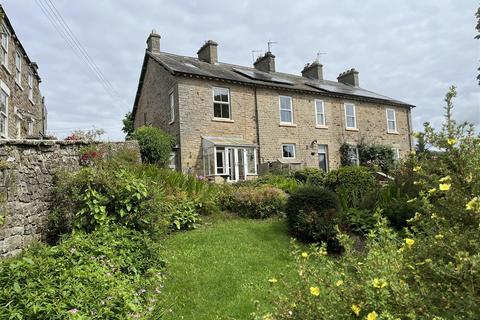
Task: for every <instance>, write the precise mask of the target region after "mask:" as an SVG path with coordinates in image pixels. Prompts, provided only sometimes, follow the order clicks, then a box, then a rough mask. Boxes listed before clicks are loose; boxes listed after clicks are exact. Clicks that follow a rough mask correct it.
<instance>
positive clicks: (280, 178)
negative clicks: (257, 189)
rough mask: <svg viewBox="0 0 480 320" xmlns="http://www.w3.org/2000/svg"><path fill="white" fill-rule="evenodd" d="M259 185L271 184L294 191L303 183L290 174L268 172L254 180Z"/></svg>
mask: <svg viewBox="0 0 480 320" xmlns="http://www.w3.org/2000/svg"><path fill="white" fill-rule="evenodd" d="M254 184H255V185H257V186H271V187H275V188H278V189H281V190H283V191H285V192H286V193H292V192H293V191H295V190H296V189H297V188H298V187H299V186H301V185H302V183H301V182H299V181H298V180H297V179H295V178H293V177H291V176H290V175H284V174H273V173H267V174H264V175H261V176H259V177H258V178H257V180H255V182H254Z"/></svg>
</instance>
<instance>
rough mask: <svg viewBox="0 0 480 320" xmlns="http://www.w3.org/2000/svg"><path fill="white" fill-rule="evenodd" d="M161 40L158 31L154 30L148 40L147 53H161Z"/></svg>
mask: <svg viewBox="0 0 480 320" xmlns="http://www.w3.org/2000/svg"><path fill="white" fill-rule="evenodd" d="M160 38H161V37H160V35H159V34H158V33H157V31H155V29H153V30H152V33H150V35H149V36H148V39H147V51H149V52H150V53H160Z"/></svg>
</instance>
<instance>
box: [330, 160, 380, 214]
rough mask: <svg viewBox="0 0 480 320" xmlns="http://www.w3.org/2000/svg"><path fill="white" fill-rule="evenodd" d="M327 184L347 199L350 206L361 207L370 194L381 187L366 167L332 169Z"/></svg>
mask: <svg viewBox="0 0 480 320" xmlns="http://www.w3.org/2000/svg"><path fill="white" fill-rule="evenodd" d="M325 186H326V187H327V188H329V189H330V190H333V191H335V192H336V193H337V194H338V195H339V196H340V197H343V198H345V199H346V204H347V206H348V207H350V208H351V207H359V206H361V204H362V202H363V201H364V200H365V198H366V197H367V196H369V194H371V193H372V192H376V191H377V190H378V188H379V187H380V186H379V184H378V182H377V181H376V180H375V177H374V176H373V174H372V173H371V172H370V171H369V170H368V169H367V168H364V167H360V166H347V167H342V168H339V169H337V170H333V171H330V172H329V173H328V174H327V175H326V177H325Z"/></svg>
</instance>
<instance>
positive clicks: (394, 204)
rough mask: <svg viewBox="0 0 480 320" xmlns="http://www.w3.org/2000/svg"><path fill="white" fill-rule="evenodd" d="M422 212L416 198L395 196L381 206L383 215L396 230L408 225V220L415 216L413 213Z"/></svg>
mask: <svg viewBox="0 0 480 320" xmlns="http://www.w3.org/2000/svg"><path fill="white" fill-rule="evenodd" d="M417 212H418V213H423V210H422V204H421V203H419V201H418V200H416V199H411V200H408V199H405V198H397V199H392V200H391V201H390V203H389V204H387V205H386V206H385V207H384V208H383V212H382V213H383V216H384V217H386V218H387V219H388V221H389V222H390V225H391V226H392V227H393V228H394V229H396V230H402V229H403V228H404V227H406V226H407V225H408V222H407V221H408V220H409V219H412V218H413V217H414V216H415V213H417Z"/></svg>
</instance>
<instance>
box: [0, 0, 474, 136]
mask: <svg viewBox="0 0 480 320" xmlns="http://www.w3.org/2000/svg"><path fill="white" fill-rule="evenodd" d="M48 1H51V3H53V5H55V6H56V8H57V9H58V10H59V12H60V13H61V15H62V17H63V19H64V20H65V22H66V23H67V24H68V26H69V27H70V29H71V30H72V31H73V33H74V34H75V35H76V36H77V38H78V40H79V41H80V42H81V43H82V45H83V46H84V47H85V48H86V50H87V51H88V53H89V55H90V56H91V58H92V60H93V61H94V62H95V64H96V65H97V66H98V67H99V69H100V70H101V72H102V73H103V74H104V75H105V78H106V79H107V80H108V81H109V82H110V83H111V85H112V87H113V89H111V88H110V89H109V90H106V89H105V88H104V85H102V84H101V82H100V81H98V80H97V78H96V77H95V76H94V73H93V72H92V71H90V70H89V67H88V66H87V64H86V63H85V62H84V61H83V60H82V59H81V58H79V56H77V55H76V54H75V53H74V51H73V50H72V49H71V48H70V47H69V46H68V44H67V43H66V41H65V40H64V39H63V38H62V37H61V36H60V35H59V34H58V33H57V31H56V30H55V28H54V27H53V26H52V24H51V22H50V21H49V20H48V18H47V16H45V15H44V13H43V12H42V10H41V9H40V6H39V4H38V2H40V3H43V4H44V6H46V5H47V3H48ZM2 4H3V5H4V8H5V10H6V12H7V15H8V17H9V18H10V20H11V22H12V24H13V27H14V29H15V31H16V34H17V36H18V37H19V39H20V41H21V42H22V44H23V46H24V47H25V49H26V51H27V53H28V55H29V57H30V58H31V60H33V61H36V62H38V65H39V73H40V76H41V78H42V80H43V82H42V84H41V90H42V93H43V95H45V99H46V105H47V108H48V126H49V130H48V131H49V132H52V133H54V134H56V135H57V136H58V137H60V138H63V137H65V136H66V135H67V134H68V133H69V132H71V131H72V130H73V129H76V128H78V129H91V128H92V126H95V127H96V128H103V129H105V131H106V132H107V134H106V136H105V138H107V139H110V140H123V137H124V135H123V133H122V132H121V127H122V123H121V119H122V118H123V117H124V115H125V113H126V112H127V111H129V110H131V108H132V106H133V101H134V98H135V93H136V90H137V85H138V78H139V75H140V69H141V64H142V60H143V56H144V52H145V47H146V44H145V41H146V39H147V36H148V34H149V33H150V31H151V30H152V29H156V30H157V32H158V33H160V34H161V36H162V39H161V50H162V51H166V52H171V53H176V54H181V55H189V56H195V55H196V52H197V50H198V49H199V47H200V46H201V45H202V44H203V43H204V41H205V40H207V39H212V40H215V41H217V42H218V43H219V47H218V54H219V60H220V61H221V62H228V63H234V64H240V65H248V66H249V65H251V64H252V53H251V51H252V50H264V51H265V50H266V47H267V41H268V40H272V41H276V42H278V43H277V44H275V45H274V46H273V49H272V51H273V53H274V54H275V55H276V57H277V58H276V66H277V70H278V71H281V72H288V73H295V74H300V71H301V70H302V68H303V66H304V65H305V64H306V63H308V62H312V61H313V60H314V59H315V58H316V53H317V52H318V51H321V52H326V53H327V54H326V55H322V56H321V62H322V63H323V64H324V78H326V79H329V80H335V79H336V77H337V76H338V74H339V73H340V72H343V71H345V70H346V69H349V68H352V67H354V68H356V69H357V70H358V71H359V72H360V74H359V78H360V86H361V87H363V88H366V89H369V90H372V91H375V92H378V93H381V94H384V95H387V96H391V97H393V98H396V99H399V100H402V101H405V102H408V103H411V104H414V105H416V106H417V107H416V108H415V109H414V110H413V114H412V118H413V124H414V129H420V128H421V127H422V123H423V122H425V121H430V122H432V123H433V124H435V125H438V124H439V123H440V121H441V119H442V113H443V110H442V107H443V105H444V102H443V98H444V95H445V93H446V91H447V89H448V87H449V86H450V85H452V84H454V85H456V86H457V87H458V98H457V99H456V102H455V106H456V112H455V115H456V116H457V120H462V121H463V120H468V121H471V122H474V123H476V124H477V126H478V125H480V87H479V86H478V85H477V82H476V80H475V77H476V74H477V71H476V69H477V67H478V65H479V63H480V62H479V61H480V50H479V48H480V40H474V36H475V34H476V33H475V17H474V13H475V11H476V8H477V7H478V6H479V5H480V2H478V1H472V0H450V1H448V0H431V1H416V0H411V1H406V0H401V1H400V0H398V1H396V0H390V1H384V0H378V1H358V0H350V1H346V0H345V1H333V0H329V1H326V0H321V1H320V0H312V1H291V0H288V1H273V0H263V1H245V0H242V1H238V0H236V1H227V0H222V1H212V0H209V1H173V0H172V1H162V0H148V1H147V0H143V1H141V0H137V1H131V0H110V1H107V0H102V1H98V0H82V1H71V0H6V1H2Z"/></svg>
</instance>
